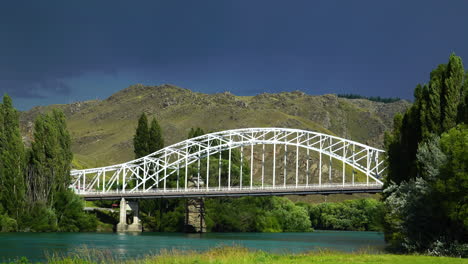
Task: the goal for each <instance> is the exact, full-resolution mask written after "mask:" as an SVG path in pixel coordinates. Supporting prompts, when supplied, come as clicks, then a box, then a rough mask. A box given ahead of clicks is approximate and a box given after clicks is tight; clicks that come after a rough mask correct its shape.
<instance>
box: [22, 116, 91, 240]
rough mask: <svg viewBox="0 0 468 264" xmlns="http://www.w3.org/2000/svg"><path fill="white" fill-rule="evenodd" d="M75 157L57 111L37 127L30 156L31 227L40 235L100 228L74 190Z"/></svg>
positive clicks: (43, 119)
mask: <svg viewBox="0 0 468 264" xmlns="http://www.w3.org/2000/svg"><path fill="white" fill-rule="evenodd" d="M72 159H73V154H72V151H71V139H70V135H69V133H68V130H67V127H66V120H65V115H64V114H63V112H61V111H59V110H56V109H54V110H53V111H52V113H50V114H44V115H41V116H39V117H38V118H37V119H36V121H35V124H34V141H33V143H32V146H31V152H30V154H29V165H28V166H29V169H28V175H27V179H28V185H29V187H28V194H29V195H28V196H29V204H31V207H32V208H31V210H30V211H31V214H30V217H29V225H30V226H31V228H32V229H33V230H36V231H53V230H58V231H84V230H93V228H94V229H95V227H96V223H97V222H96V219H95V217H94V216H91V215H88V214H86V213H85V212H84V211H83V206H84V204H83V201H82V200H81V199H80V198H79V197H77V196H76V195H75V194H74V193H73V192H72V191H71V190H69V188H68V187H69V185H70V181H71V179H70V169H71V162H72Z"/></svg>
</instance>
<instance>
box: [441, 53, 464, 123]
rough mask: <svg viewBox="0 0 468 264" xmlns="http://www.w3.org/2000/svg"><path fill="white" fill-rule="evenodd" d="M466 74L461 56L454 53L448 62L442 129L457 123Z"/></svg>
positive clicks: (443, 91)
mask: <svg viewBox="0 0 468 264" xmlns="http://www.w3.org/2000/svg"><path fill="white" fill-rule="evenodd" d="M464 74H465V71H464V69H463V63H462V60H461V58H460V57H458V56H456V55H455V54H453V53H452V54H451V55H450V58H449V62H448V64H447V70H446V72H445V79H444V83H443V86H442V87H443V89H442V94H441V115H442V129H443V130H444V131H447V130H449V129H450V128H452V127H454V126H455V125H456V120H457V113H458V105H459V103H460V96H461V91H462V87H463V77H464V76H463V75H464Z"/></svg>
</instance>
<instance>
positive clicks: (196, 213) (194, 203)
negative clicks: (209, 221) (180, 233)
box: [185, 198, 206, 233]
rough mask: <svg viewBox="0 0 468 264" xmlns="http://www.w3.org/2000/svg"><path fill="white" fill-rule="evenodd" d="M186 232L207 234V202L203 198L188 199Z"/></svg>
mask: <svg viewBox="0 0 468 264" xmlns="http://www.w3.org/2000/svg"><path fill="white" fill-rule="evenodd" d="M185 232H187V233H204V232H206V223H205V201H204V199H203V198H198V199H196V198H195V199H187V202H186V205H185Z"/></svg>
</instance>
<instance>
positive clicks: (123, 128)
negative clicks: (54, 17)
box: [21, 84, 410, 167]
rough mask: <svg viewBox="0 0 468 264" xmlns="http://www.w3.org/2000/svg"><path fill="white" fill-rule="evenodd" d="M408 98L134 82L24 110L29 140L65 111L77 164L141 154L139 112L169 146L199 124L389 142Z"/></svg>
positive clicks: (216, 128)
mask: <svg viewBox="0 0 468 264" xmlns="http://www.w3.org/2000/svg"><path fill="white" fill-rule="evenodd" d="M409 106H410V103H408V102H406V101H398V102H394V103H387V104H385V103H377V102H371V101H368V100H363V99H345V98H338V97H337V96H336V95H333V94H328V95H322V96H312V95H307V94H305V93H303V92H300V91H295V92H284V93H278V94H268V93H263V94H259V95H256V96H235V95H233V94H231V93H229V92H224V93H217V94H203V93H196V92H192V91H190V90H187V89H183V88H179V87H176V86H173V85H168V84H164V85H160V86H144V85H141V84H137V85H132V86H130V87H128V88H126V89H123V90H121V91H120V92H117V93H115V94H114V95H112V96H110V97H109V98H107V99H105V100H102V101H97V100H94V101H86V102H79V103H73V104H68V105H51V106H46V107H35V108H33V109H31V110H29V111H27V112H23V113H22V114H21V125H22V132H23V137H24V140H25V141H26V142H29V141H30V139H31V135H32V129H33V125H32V122H33V120H34V118H35V116H36V115H37V114H38V113H43V112H46V111H49V110H50V109H52V108H60V109H62V110H63V111H64V113H65V114H66V116H67V119H68V128H69V130H70V132H71V136H72V140H73V146H72V148H73V152H74V154H75V156H74V157H75V162H74V166H75V167H94V166H102V165H110V164H115V163H120V162H125V161H128V160H131V159H133V158H134V154H133V148H132V138H133V134H134V132H135V127H136V124H137V119H138V116H139V115H140V114H141V113H142V112H145V113H146V114H148V115H149V118H150V119H151V118H153V117H155V118H157V119H158V121H159V122H160V125H161V127H162V130H163V134H164V140H165V143H166V145H170V144H173V143H176V142H179V141H181V140H184V139H186V138H187V134H188V132H189V130H190V128H192V127H201V128H202V129H203V130H204V131H206V132H211V131H220V130H226V129H234V128H242V127H291V128H298V129H308V130H314V131H319V132H324V133H329V134H334V135H337V136H341V137H344V138H348V139H351V140H355V141H358V142H362V143H365V144H368V145H371V146H375V147H382V145H383V135H384V132H385V131H387V130H389V129H390V128H391V126H392V122H393V116H394V115H395V114H396V113H397V112H403V111H405V110H406V109H407V108H408V107H409Z"/></svg>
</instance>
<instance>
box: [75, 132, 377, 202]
mask: <svg viewBox="0 0 468 264" xmlns="http://www.w3.org/2000/svg"><path fill="white" fill-rule="evenodd" d="M266 149H268V151H267V150H266ZM271 149H272V151H270V150H271ZM236 151H237V158H236V159H237V163H236V164H237V165H235V164H234V163H235V161H233V160H232V159H233V158H234V153H235V152H236ZM383 154H384V151H383V150H380V149H377V148H373V147H370V146H367V145H364V144H361V143H358V142H355V141H352V140H347V139H343V138H340V137H336V136H332V135H327V134H323V133H317V132H313V131H306V130H299V129H289V128H243V129H234V130H226V131H221V132H215V133H209V134H206V135H203V136H199V137H195V138H191V139H187V140H184V141H181V142H179V143H176V144H173V145H171V146H168V147H165V148H163V149H161V150H159V151H157V152H154V153H152V154H150V155H148V156H145V157H142V158H139V159H135V160H132V161H129V162H126V163H122V164H118V165H112V166H107V167H101V168H93V169H85V170H72V171H71V178H72V184H71V185H70V188H72V189H73V190H75V192H76V193H78V194H79V195H80V196H82V197H84V198H85V199H87V200H95V199H120V198H135V199H140V198H161V197H165V198H171V197H217V196H247V195H289V194H299V195H302V194H332V193H347V194H351V193H376V192H381V190H382V185H383V183H382V176H383V175H384V173H385V166H384V155H383ZM314 155H315V156H314ZM239 156H240V157H239ZM266 156H267V157H266ZM291 156H293V157H292V158H291ZM312 156H313V157H315V158H314V159H313V158H312ZM267 158H269V162H266V161H267V160H266V159H267ZM239 159H240V160H239ZM210 162H211V164H210ZM333 164H335V165H336V164H338V165H337V168H339V170H340V171H339V176H337V173H336V172H335V174H334V175H333V174H332V170H333V167H332V166H333ZM236 166H237V167H236ZM288 166H289V168H288ZM234 167H236V169H235V168H234ZM239 167H240V168H239ZM254 168H255V171H254ZM324 173H325V175H324Z"/></svg>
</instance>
